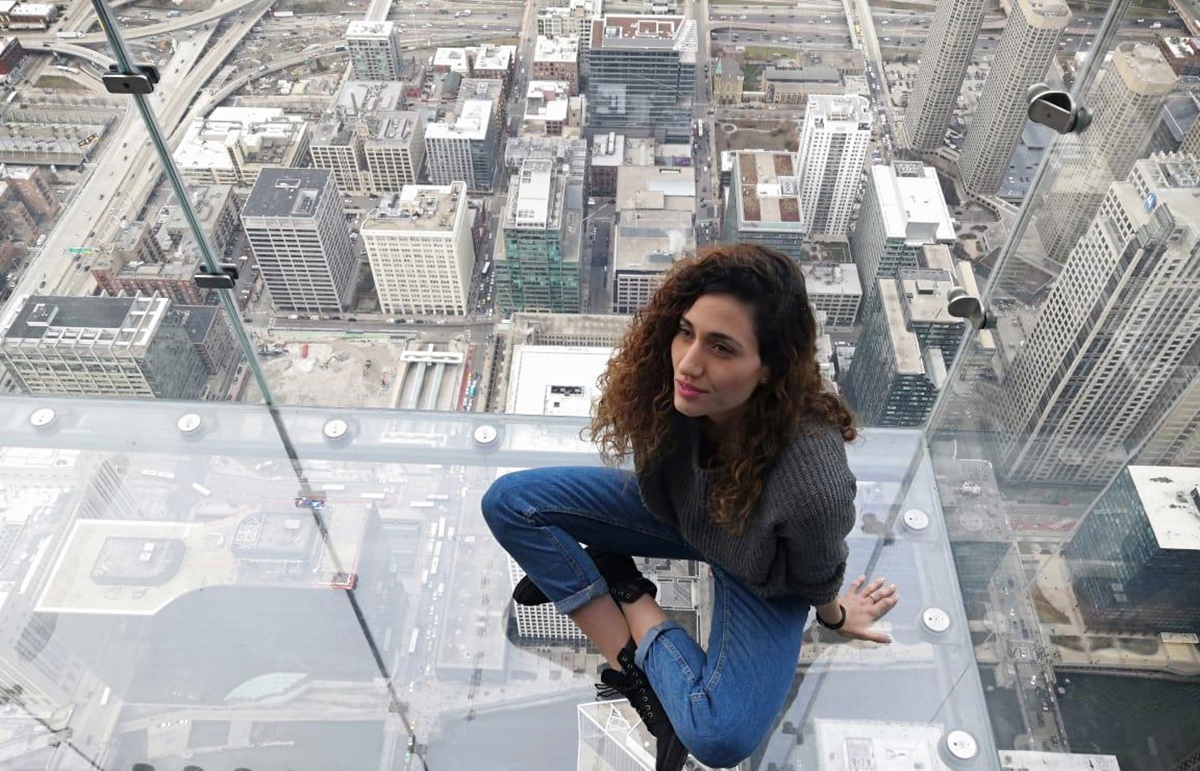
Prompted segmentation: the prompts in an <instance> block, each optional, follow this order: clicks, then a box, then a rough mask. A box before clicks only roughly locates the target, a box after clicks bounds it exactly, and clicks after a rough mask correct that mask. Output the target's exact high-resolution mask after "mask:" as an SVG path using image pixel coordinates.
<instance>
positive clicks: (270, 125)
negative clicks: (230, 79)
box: [174, 107, 309, 187]
mask: <svg viewBox="0 0 1200 771" xmlns="http://www.w3.org/2000/svg"><path fill="white" fill-rule="evenodd" d="M308 143H309V132H308V123H307V122H306V121H305V120H304V119H303V118H301V117H299V116H295V115H286V114H284V112H283V110H282V109H280V108H278V107H218V108H216V109H215V110H213V111H212V113H210V114H209V116H208V117H207V118H197V119H196V120H195V121H193V122H192V124H191V125H190V126H188V128H187V131H186V132H185V133H184V136H183V140H182V141H181V142H180V143H179V147H178V148H176V150H175V153H174V158H175V164H176V166H178V167H179V173H180V174H181V175H183V177H184V178H185V179H187V180H188V181H190V182H194V183H196V184H205V183H209V182H215V183H217V184H219V185H235V186H238V187H252V186H253V185H254V183H255V181H256V180H257V179H258V174H259V172H260V171H262V169H264V168H266V167H286V168H296V167H299V166H302V165H303V164H304V163H305V162H307V161H308Z"/></svg>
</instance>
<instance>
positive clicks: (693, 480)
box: [638, 418, 856, 605]
mask: <svg viewBox="0 0 1200 771" xmlns="http://www.w3.org/2000/svg"><path fill="white" fill-rule="evenodd" d="M677 425H681V427H682V429H683V430H682V432H681V436H680V442H679V445H678V448H677V449H676V451H675V452H673V453H671V454H670V455H669V456H668V457H666V458H664V459H663V460H662V461H661V462H659V463H658V464H656V465H655V467H654V468H652V469H649V470H648V471H647V472H646V473H644V474H642V475H640V476H639V477H638V487H639V489H640V491H641V494H642V501H643V502H644V503H645V504H646V508H648V509H650V511H652V512H653V513H654V514H655V515H657V516H658V517H659V518H661V519H663V520H665V521H667V522H670V523H671V524H672V525H674V526H676V527H677V528H679V532H680V533H681V534H682V535H683V538H684V540H685V541H687V542H688V543H689V544H691V545H692V547H693V548H695V549H696V551H698V552H700V553H701V554H702V555H704V557H705V558H706V559H707V560H708V561H709V562H711V563H712V564H714V565H717V566H719V567H721V568H723V569H724V570H726V571H727V572H729V573H730V574H732V575H733V576H734V577H735V578H737V579H738V580H739V581H740V582H741V583H742V584H743V585H744V586H746V587H747V588H748V589H750V590H751V591H752V592H754V593H755V594H757V595H759V596H762V597H785V596H796V597H801V598H803V599H805V600H808V601H809V602H810V603H812V604H814V605H820V604H823V603H826V602H830V601H832V600H834V599H835V598H836V597H837V596H838V592H839V591H840V589H841V586H842V576H843V574H844V573H845V572H846V555H847V553H848V549H847V547H846V535H847V534H848V533H849V532H850V530H851V528H853V527H854V522H855V510H854V497H855V490H856V483H855V479H854V475H853V474H852V473H850V468H849V466H848V465H847V463H846V446H845V442H844V441H843V439H842V436H841V433H840V432H838V431H837V430H835V429H829V430H824V429H822V430H821V431H820V432H819V433H816V434H815V435H813V436H798V437H797V438H796V439H795V440H794V441H793V442H792V444H791V445H790V446H789V447H788V448H787V450H785V451H784V454H783V456H782V457H781V458H780V459H779V462H778V463H777V464H776V465H775V468H774V469H772V470H771V471H770V472H769V475H768V477H767V481H766V484H765V485H764V486H763V492H762V495H761V497H760V498H759V500H758V503H757V505H756V506H755V508H754V512H753V515H752V516H751V519H750V522H749V524H748V525H747V526H746V529H745V530H744V531H743V532H742V533H741V534H740V535H734V534H733V533H731V532H729V531H728V530H726V529H724V528H722V527H720V526H719V525H717V524H715V523H714V522H712V521H711V520H710V519H709V518H708V515H707V513H706V510H707V507H706V505H705V499H706V496H707V492H708V471H707V470H706V469H705V468H704V465H703V463H702V462H701V458H700V422H699V419H695V418H683V419H682V420H681V421H680V422H679V424H677Z"/></svg>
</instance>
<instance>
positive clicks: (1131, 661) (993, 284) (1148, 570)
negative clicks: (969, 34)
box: [927, 3, 1200, 769]
mask: <svg viewBox="0 0 1200 771" xmlns="http://www.w3.org/2000/svg"><path fill="white" fill-rule="evenodd" d="M1018 7H1019V8H1022V9H1023V8H1025V4H1013V8H1014V9H1016V8H1018ZM1013 13H1014V14H1015V11H1013ZM1070 14H1071V16H1070V18H1069V19H1067V20H1066V21H1067V24H1066V26H1064V27H1063V28H1062V31H1061V32H1060V33H1058V37H1057V40H1056V41H1054V43H1055V46H1056V50H1055V51H1054V52H1053V55H1049V54H1047V59H1048V61H1049V75H1048V76H1047V78H1046V82H1047V83H1048V84H1049V85H1050V87H1051V88H1065V89H1067V90H1069V91H1070V92H1071V93H1072V94H1073V96H1074V98H1075V100H1076V101H1077V103H1079V104H1081V105H1083V106H1084V107H1085V108H1086V109H1087V110H1088V111H1090V118H1091V122H1090V125H1088V126H1087V128H1086V130H1083V131H1082V132H1076V133H1067V134H1065V135H1063V136H1057V135H1053V134H1051V135H1048V136H1050V137H1051V139H1050V141H1049V142H1048V143H1044V155H1043V157H1042V158H1041V161H1040V164H1039V165H1038V166H1037V168H1036V169H1035V170H1034V172H1033V173H1032V174H1031V175H1030V176H1029V178H1028V180H1024V179H1022V180H1020V181H1021V182H1022V183H1025V182H1027V186H1028V191H1027V193H1026V194H1025V195H1024V196H1023V198H1022V199H1020V200H1014V202H1015V203H1019V204H1020V209H1019V211H1017V210H1016V209H1013V210H1012V211H1010V213H1009V215H1008V217H1007V218H1006V219H1007V221H1008V223H1009V227H1010V235H1009V238H1008V241H1007V243H1006V244H1005V245H1004V247H1003V249H1001V250H1000V252H999V253H998V254H997V256H996V259H995V261H994V262H991V261H985V262H983V263H979V264H980V266H981V267H980V269H981V274H982V275H983V277H984V278H985V282H986V291H985V297H984V302H983V305H984V308H985V310H986V311H987V312H988V313H990V314H992V315H994V317H995V318H994V319H990V320H989V323H988V328H986V329H984V330H982V331H979V332H977V333H974V334H973V335H972V336H971V337H970V338H969V339H968V340H967V341H966V343H965V348H964V352H963V353H960V360H959V361H958V362H956V364H955V367H954V369H953V371H952V372H951V377H950V379H949V380H948V381H947V383H946V385H945V387H944V388H943V389H942V391H941V394H940V401H939V403H938V405H937V408H936V409H935V411H934V413H933V416H932V418H931V420H930V422H929V425H928V429H927V431H928V438H929V442H930V451H931V454H932V456H933V468H934V471H935V476H936V478H937V485H938V489H939V491H940V493H941V504H942V509H943V511H944V512H945V514H946V521H947V527H948V529H949V532H950V540H951V546H952V550H953V552H954V554H955V557H956V562H957V572H958V578H959V583H960V586H961V590H962V594H963V598H964V601H965V608H966V611H967V613H968V617H969V619H970V621H971V623H973V624H983V625H984V626H985V627H987V628H988V629H989V630H990V631H991V634H990V636H989V637H988V638H987V639H983V640H980V641H978V644H977V647H976V655H977V658H978V660H979V664H980V668H981V673H982V676H983V679H984V681H985V682H988V683H989V684H991V685H994V686H995V688H994V690H990V691H989V693H988V702H989V707H990V709H991V717H992V723H993V726H994V727H995V732H996V741H997V744H998V746H999V747H1000V748H1001V752H1002V755H1003V753H1004V751H1006V750H1009V749H1012V750H1017V751H1034V752H1058V753H1066V752H1070V753H1073V754H1080V753H1095V754H1100V755H1106V756H1114V757H1113V758H1110V760H1109V761H1107V762H1119V764H1120V768H1122V769H1159V768H1176V767H1186V765H1187V764H1188V763H1190V762H1194V758H1195V757H1196V753H1197V752H1198V751H1200V744H1198V743H1197V741H1196V737H1195V735H1194V732H1193V731H1192V730H1191V725H1192V724H1193V723H1194V721H1195V720H1196V718H1197V717H1198V714H1197V711H1196V707H1195V703H1196V702H1195V699H1196V696H1197V693H1200V691H1197V680H1196V677H1197V673H1200V658H1197V655H1198V651H1200V649H1198V648H1197V645H1196V637H1195V633H1196V631H1197V629H1198V627H1197V617H1196V615H1195V613H1196V603H1195V600H1194V598H1192V597H1190V595H1188V594H1187V593H1176V592H1173V591H1170V589H1169V587H1170V586H1174V585H1177V584H1178V583H1180V582H1190V580H1191V578H1190V576H1191V575H1192V571H1194V570H1195V565H1196V564H1197V560H1196V559H1195V557H1196V551H1195V549H1196V544H1197V543H1200V540H1198V538H1200V530H1197V528H1196V523H1197V522H1200V518H1198V517H1200V509H1198V507H1197V503H1196V502H1195V501H1193V500H1192V499H1191V493H1190V491H1191V489H1192V487H1194V485H1195V474H1196V467H1197V465H1198V463H1200V456H1198V455H1197V454H1196V453H1195V451H1194V450H1195V436H1194V434H1195V420H1194V418H1195V415H1196V398H1195V394H1196V393H1197V384H1198V383H1200V379H1198V378H1200V371H1198V369H1197V358H1196V351H1197V350H1200V349H1198V347H1197V342H1198V340H1200V317H1198V316H1197V315H1196V313H1195V307H1196V303H1197V302H1198V301H1200V296H1197V294H1196V292H1197V286H1200V285H1198V284H1197V276H1198V275H1200V262H1198V261H1197V260H1196V257H1195V255H1196V253H1197V244H1196V236H1195V231H1196V226H1197V222H1198V220H1197V216H1198V215H1200V212H1197V211H1196V210H1195V207H1194V205H1193V203H1194V200H1193V199H1194V195H1195V191H1196V188H1197V185H1200V175H1198V174H1200V166H1198V165H1197V159H1196V157H1195V156H1194V153H1193V151H1194V148H1193V147H1192V143H1191V140H1190V139H1189V137H1190V136H1191V134H1192V133H1194V129H1193V127H1192V122H1191V118H1192V116H1193V114H1194V110H1191V109H1190V107H1189V105H1190V103H1191V95H1190V92H1191V89H1192V84H1191V77H1190V72H1189V71H1188V70H1187V68H1186V66H1185V65H1184V60H1185V58H1186V56H1185V55H1184V54H1183V51H1184V50H1185V48H1187V47H1188V46H1190V45H1191V42H1190V41H1192V40H1193V38H1191V37H1190V35H1191V32H1190V31H1189V29H1191V27H1190V26H1189V25H1191V24H1193V23H1194V21H1192V20H1191V17H1190V14H1191V11H1190V10H1189V9H1187V8H1183V7H1175V6H1172V7H1170V8H1167V9H1153V10H1152V9H1147V8H1142V7H1138V6H1134V5H1132V4H1127V3H1115V4H1113V5H1112V6H1111V7H1109V8H1107V9H1106V15H1105V16H1104V17H1103V18H1101V16H1100V15H1099V12H1098V11H1097V10H1096V9H1091V8H1086V7H1085V8H1076V7H1075V6H1072V7H1071V9H1070ZM1180 14H1183V15H1182V16H1181V15H1180ZM1055 18H1056V19H1057V20H1058V21H1062V20H1063V18H1062V16H1061V15H1059V16H1056V17H1055ZM1050 21H1053V19H1050V17H1048V16H1047V17H1045V18H1043V19H1042V20H1041V21H1039V22H1038V23H1039V24H1041V23H1049V22H1050ZM1012 23H1013V20H1012V19H1011V18H1010V21H1009V25H1010V26H1011V24H1012ZM1004 34H1005V35H1006V36H1007V35H1008V34H1009V32H1008V31H1006V32H1005V33H1004ZM1015 39H1016V38H1015V37H1014V40H1015ZM1028 40H1030V41H1032V40H1033V37H1032V36H1029V37H1028ZM1187 50H1190V48H1188V49H1187ZM1001 55H1002V54H1001V53H998V54H997V58H999V57H1000V56H1001ZM985 89H986V87H985ZM982 114H983V113H982V112H980V113H977V114H976V119H979V115H982ZM1034 128H1035V127H1034V126H1033V125H1032V124H1027V125H1026V126H1025V129H1026V132H1027V134H1026V140H1023V143H1024V144H1030V143H1029V142H1028V141H1027V140H1029V135H1028V132H1029V131H1030V130H1033V129H1034ZM1195 128H1200V124H1196V126H1195ZM1034 144H1036V143H1034ZM1006 173H1009V174H1011V173H1012V171H1011V169H1010V170H1009V171H1008V172H1006ZM960 181H961V180H960ZM1007 181H1008V182H1010V183H1011V182H1013V180H1012V179H1008V180H1007ZM1001 187H1004V185H1003V184H1002V185H1001ZM976 193H977V194H981V195H983V200H985V201H986V200H989V196H990V197H991V198H992V199H1003V198H1005V197H1006V196H1005V194H1004V193H1003V191H1002V190H1001V191H1000V192H999V193H996V192H995V191H993V190H990V189H989V190H977V191H976ZM989 263H990V264H989ZM964 354H965V355H964ZM1063 762H1067V761H1066V760H1065V759H1064V760H1063ZM1081 762H1082V761H1081ZM1013 763H1014V764H1016V763H1017V761H1016V760H1014V761H1013Z"/></svg>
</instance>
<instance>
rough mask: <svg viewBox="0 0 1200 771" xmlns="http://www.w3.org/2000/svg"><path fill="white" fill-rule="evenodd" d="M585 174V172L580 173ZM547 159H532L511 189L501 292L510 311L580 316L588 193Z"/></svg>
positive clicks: (500, 258)
mask: <svg viewBox="0 0 1200 771" xmlns="http://www.w3.org/2000/svg"><path fill="white" fill-rule="evenodd" d="M580 171H582V170H580ZM568 174H569V172H568V171H567V170H564V169H563V168H562V167H561V166H557V165H555V164H554V163H553V162H552V161H548V160H528V161H525V162H524V163H523V164H522V165H521V171H520V173H519V174H516V175H514V176H513V178H512V180H511V181H510V182H509V186H508V201H507V203H506V204H505V207H504V217H503V219H502V220H501V228H502V229H503V232H504V241H503V251H501V250H499V249H497V253H496V255H495V256H496V284H497V286H496V291H497V293H498V299H499V302H500V306H501V308H503V309H504V310H505V311H506V312H511V311H548V312H552V313H578V312H579V310H580V293H579V278H580V263H579V255H580V250H581V248H582V241H583V239H582V236H583V227H584V226H583V189H582V185H580V184H575V183H573V182H572V181H571V180H570V179H569V177H568Z"/></svg>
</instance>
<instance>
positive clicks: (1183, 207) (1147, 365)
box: [998, 154, 1200, 485]
mask: <svg viewBox="0 0 1200 771" xmlns="http://www.w3.org/2000/svg"><path fill="white" fill-rule="evenodd" d="M1198 193H1200V162H1198V161H1197V160H1196V159H1195V158H1193V157H1191V156H1188V155H1177V154H1172V155H1156V156H1152V157H1151V158H1149V159H1146V160H1141V161H1138V162H1137V163H1136V164H1134V169H1133V173H1132V174H1130V175H1129V181H1127V182H1114V183H1113V184H1112V186H1110V187H1109V191H1108V195H1107V196H1105V198H1104V201H1103V202H1102V203H1101V205H1100V210H1099V212H1098V213H1097V214H1096V216H1095V218H1094V219H1093V220H1092V222H1091V225H1090V227H1089V228H1088V230H1087V232H1086V233H1085V234H1084V235H1083V237H1082V238H1080V240H1079V243H1078V245H1077V246H1076V247H1075V249H1074V250H1073V251H1072V252H1071V255H1070V257H1068V258H1067V262H1066V265H1065V266H1064V267H1063V271H1062V273H1061V274H1060V276H1059V277H1058V280H1057V282H1056V283H1055V285H1054V287H1053V288H1052V289H1051V290H1050V293H1049V296H1048V297H1047V298H1046V301H1045V304H1044V306H1043V308H1042V311H1041V316H1040V317H1039V318H1038V320H1037V322H1036V324H1035V325H1034V328H1033V332H1032V334H1030V335H1029V338H1028V339H1027V340H1025V341H1024V342H1023V344H1022V345H1021V347H1020V348H1019V349H1018V353H1017V354H1016V356H1015V357H1014V358H1013V361H1012V364H1011V365H1010V367H1009V368H1008V373H1007V377H1006V379H1005V383H1004V388H1003V389H1002V390H1001V395H1002V396H1001V400H1000V403H999V407H1000V415H999V417H1000V423H1001V432H1002V435H1001V440H1000V447H999V452H1000V463H999V464H998V465H999V467H1000V470H1001V473H1003V474H1004V475H1005V476H1007V477H1009V479H1010V480H1027V481H1034V482H1050V481H1053V482H1057V483H1064V484H1092V485H1100V484H1105V483H1107V482H1108V481H1109V480H1111V479H1112V478H1113V476H1114V475H1116V474H1117V473H1118V472H1119V471H1120V470H1121V469H1122V468H1123V467H1124V466H1125V464H1126V463H1127V462H1128V460H1129V457H1128V453H1129V451H1130V448H1131V446H1133V445H1135V444H1136V443H1137V441H1138V440H1140V439H1141V438H1143V437H1140V436H1137V435H1135V431H1136V430H1138V427H1139V426H1144V425H1146V424H1152V423H1154V422H1156V421H1155V416H1154V415H1151V414H1149V410H1150V409H1151V408H1152V407H1154V408H1155V409H1159V410H1161V409H1163V407H1162V405H1161V403H1160V402H1159V401H1158V399H1157V397H1158V396H1159V394H1160V392H1161V391H1162V389H1163V388H1164V387H1167V385H1168V383H1169V381H1170V378H1171V376H1172V374H1173V373H1174V372H1176V371H1177V369H1178V367H1179V365H1180V364H1181V363H1182V362H1183V361H1184V360H1185V359H1186V357H1187V356H1188V354H1189V352H1190V351H1191V350H1192V348H1193V346H1195V345H1196V344H1197V342H1198V341H1200V229H1197V226H1196V223H1197V222H1200V198H1198V197H1197V194H1198ZM1156 405H1157V406H1156ZM1142 430H1143V431H1144V430H1145V429H1144V428H1143V429H1142Z"/></svg>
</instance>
